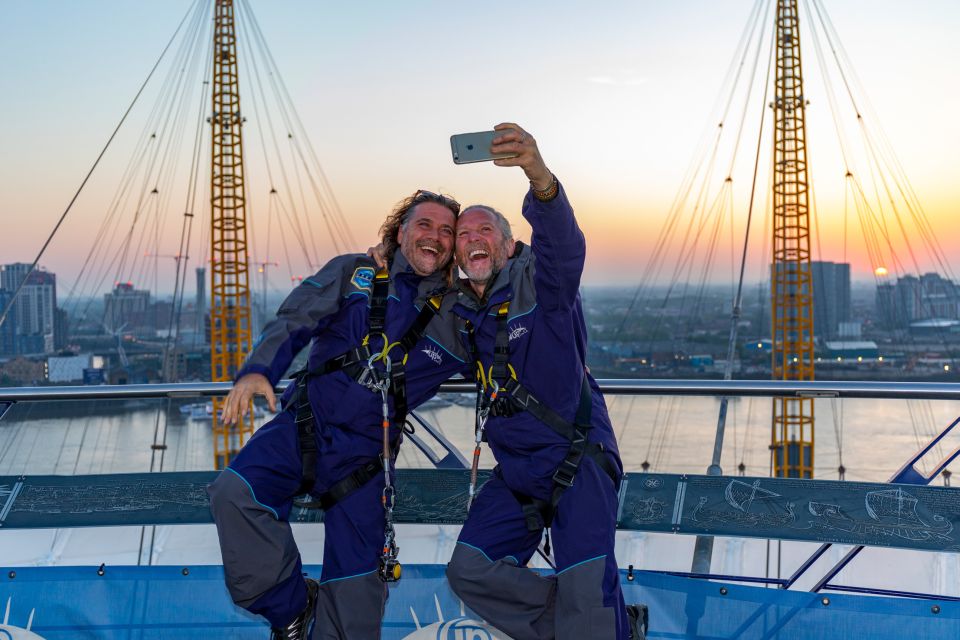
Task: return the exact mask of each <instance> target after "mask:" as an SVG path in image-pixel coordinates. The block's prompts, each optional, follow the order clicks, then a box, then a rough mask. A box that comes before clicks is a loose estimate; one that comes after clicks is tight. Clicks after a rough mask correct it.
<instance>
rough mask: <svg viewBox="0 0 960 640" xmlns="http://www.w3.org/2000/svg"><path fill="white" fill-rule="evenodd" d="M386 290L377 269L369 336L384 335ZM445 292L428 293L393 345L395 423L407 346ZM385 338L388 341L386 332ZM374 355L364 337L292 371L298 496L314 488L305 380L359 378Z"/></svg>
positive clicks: (401, 405)
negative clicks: (398, 352)
mask: <svg viewBox="0 0 960 640" xmlns="http://www.w3.org/2000/svg"><path fill="white" fill-rule="evenodd" d="M389 290H390V273H389V272H388V271H387V270H386V269H381V270H379V271H377V274H376V276H375V277H374V281H373V292H372V294H371V298H370V300H371V302H370V314H369V320H370V331H369V334H368V335H375V334H383V329H384V323H385V320H386V312H387V297H388V295H389ZM447 293H449V290H440V291H437V292H434V293H433V295H431V296H428V297H427V299H426V301H425V302H424V304H423V307H422V308H421V309H420V313H418V314H417V317H416V318H414V320H413V322H412V323H411V324H410V327H408V328H407V331H406V333H404V335H403V337H402V338H400V340H398V341H397V343H396V346H399V347H400V348H401V349H402V351H403V358H401V359H399V360H397V363H396V364H394V365H393V366H392V368H391V371H390V394H391V395H392V396H393V406H394V412H393V413H394V416H393V422H394V424H401V425H402V424H403V423H404V422H406V419H407V412H408V405H407V385H406V376H407V374H406V370H405V367H404V363H405V362H406V356H407V353H409V351H410V349H411V348H412V347H413V346H414V345H415V344H417V342H419V341H420V339H421V338H422V337H423V335H424V334H425V333H426V330H427V326H428V325H429V324H430V321H431V320H432V319H433V317H434V316H435V315H437V313H439V311H440V306H441V304H442V303H443V297H444V296H445V295H446V294H447ZM384 340H387V338H386V336H385V335H384ZM391 346H394V345H390V344H384V345H383V349H384V353H387V352H388V350H389V348H390V347H391ZM374 355H375V354H374V353H373V352H371V351H370V346H369V344H367V341H366V340H365V341H364V343H363V344H361V345H360V346H359V347H356V348H353V349H350V350H349V351H346V352H345V353H342V354H340V355H339V356H337V357H335V358H331V359H330V360H327V361H326V362H324V363H323V364H322V365H320V366H319V367H316V368H314V369H310V370H309V371H308V370H306V369H302V370H300V371H298V372H297V373H295V374H294V377H295V380H296V385H297V391H296V408H297V414H296V424H297V439H298V441H299V443H300V456H301V460H302V464H303V469H302V473H301V475H300V477H301V480H300V487H299V488H298V489H297V494H298V495H303V494H305V493H309V492H310V490H311V489H313V485H314V482H315V481H316V468H315V467H316V463H317V444H316V440H315V439H314V428H315V427H314V418H313V408H312V407H311V406H310V400H309V398H308V394H307V381H308V380H309V379H310V378H315V377H319V376H323V375H326V374H329V373H333V372H335V371H344V372H345V373H346V374H347V375H349V376H350V377H351V378H353V379H354V380H355V381H359V380H360V378H361V376H363V375H364V374H365V373H367V369H366V367H365V366H364V365H365V364H366V363H368V362H370V360H371V358H372V357H373V356H374Z"/></svg>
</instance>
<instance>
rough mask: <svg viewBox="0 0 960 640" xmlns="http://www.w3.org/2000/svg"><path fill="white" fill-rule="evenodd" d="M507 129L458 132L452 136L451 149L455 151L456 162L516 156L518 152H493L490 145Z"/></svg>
mask: <svg viewBox="0 0 960 640" xmlns="http://www.w3.org/2000/svg"><path fill="white" fill-rule="evenodd" d="M505 133H506V131H477V132H475V133H458V134H456V135H452V136H450V151H451V153H453V162H454V163H455V164H469V163H471V162H485V161H487V160H495V159H497V158H514V157H516V156H517V154H516V153H496V154H494V153H491V152H490V146H491V145H492V144H493V139H494V138H497V137H499V136H502V135H504V134H505Z"/></svg>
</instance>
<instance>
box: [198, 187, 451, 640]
mask: <svg viewBox="0 0 960 640" xmlns="http://www.w3.org/2000/svg"><path fill="white" fill-rule="evenodd" d="M459 211H460V205H459V204H457V202H456V201H454V200H453V199H452V198H449V197H447V196H443V195H438V194H435V193H431V192H429V191H423V190H420V191H417V192H416V193H414V194H413V195H411V196H410V197H408V198H405V199H404V200H402V201H401V202H399V203H398V204H397V206H396V207H395V208H394V210H393V212H392V213H391V214H390V216H389V217H388V218H387V220H386V221H385V222H384V224H383V227H382V229H381V241H382V242H383V243H384V246H385V247H386V248H387V255H388V260H389V264H388V268H387V269H382V270H379V271H378V270H377V269H376V266H375V264H374V262H373V260H371V259H370V258H368V257H367V256H365V255H360V254H351V255H342V256H339V257H336V258H334V259H333V260H331V261H330V262H329V263H327V265H326V266H324V267H323V268H322V269H321V270H320V271H319V272H318V273H317V274H316V275H314V276H312V277H310V278H308V279H306V280H304V281H303V283H302V284H300V285H299V286H298V287H297V288H296V289H294V291H293V292H292V293H291V294H290V295H289V296H288V297H287V299H286V300H285V301H284V302H283V304H282V305H281V306H280V309H279V311H278V312H277V317H276V319H274V320H273V321H272V322H271V323H269V324H268V325H267V326H266V327H265V328H264V330H263V333H262V334H261V335H260V337H259V339H258V340H257V343H256V346H255V347H254V349H253V351H252V352H251V353H250V355H249V357H248V358H247V360H246V362H245V364H244V366H243V368H242V369H241V370H240V371H239V372H238V374H237V378H236V382H235V384H234V387H233V389H232V390H231V392H230V395H229V396H227V399H226V401H225V404H224V410H223V416H222V419H223V420H224V422H225V423H226V424H235V423H236V421H237V420H238V418H239V417H240V416H241V415H242V414H246V412H247V411H249V408H250V405H251V401H252V399H253V397H254V396H256V395H261V396H265V397H266V399H267V402H268V404H269V406H270V408H271V409H272V410H275V405H276V399H275V397H274V392H273V389H274V387H275V385H276V384H277V382H278V381H279V380H280V378H281V377H282V376H283V374H284V373H285V372H286V371H287V368H288V367H289V366H290V364H291V362H292V361H293V359H294V357H295V356H296V355H297V353H298V352H299V351H300V350H301V349H302V348H304V347H305V346H307V344H308V343H311V342H312V344H311V346H310V354H309V359H308V365H307V368H306V369H305V370H304V371H302V372H300V374H299V375H297V377H296V383H295V384H291V385H290V386H289V387H288V389H287V391H286V393H285V395H284V397H283V411H282V412H281V413H279V414H278V415H277V416H276V417H275V418H274V419H273V420H271V421H270V422H269V423H268V424H266V425H264V426H263V427H261V428H260V429H259V430H258V431H257V432H256V433H255V434H254V435H253V437H252V438H251V439H250V441H249V442H247V444H246V445H245V446H244V447H243V449H242V450H241V452H240V453H239V454H238V455H237V457H236V458H235V459H234V460H233V461H231V463H230V466H229V467H228V468H227V469H226V470H225V471H223V472H222V473H221V474H220V475H219V476H218V478H217V479H216V480H215V481H214V482H213V484H211V485H210V487H209V489H208V492H209V494H210V501H211V510H212V512H213V515H214V520H215V521H216V524H217V531H218V534H219V536H220V548H221V553H222V555H223V566H224V573H225V575H226V582H227V587H228V589H229V591H230V594H231V596H232V597H233V600H234V602H236V603H237V604H238V605H240V606H242V607H243V608H245V609H247V610H248V611H250V612H252V613H255V614H259V615H262V616H264V617H265V618H266V619H267V620H268V621H269V623H270V625H271V627H272V635H271V637H272V638H275V639H278V640H279V639H298V640H299V639H305V638H308V637H312V638H324V639H325V640H326V639H344V640H347V639H349V640H354V639H357V638H364V639H366V638H379V637H380V626H381V620H382V617H383V610H384V606H385V603H386V597H387V584H386V582H389V581H392V580H395V579H397V578H398V577H399V568H398V565H397V564H396V557H395V549H396V547H395V545H393V544H387V543H385V540H387V541H388V542H390V543H392V531H393V530H392V524H391V522H390V519H389V517H388V513H387V511H386V510H385V508H384V505H383V504H382V502H381V497H382V496H384V495H385V493H384V492H385V490H386V491H389V489H388V483H389V476H390V475H392V472H393V465H394V460H395V457H396V452H397V448H398V447H399V444H400V440H401V438H402V434H403V424H404V421H405V416H406V412H407V410H409V409H413V408H415V407H416V406H418V405H419V404H420V403H422V402H424V401H426V400H427V399H429V398H430V397H431V396H432V395H433V394H434V393H435V392H436V389H437V387H438V386H439V385H440V384H441V383H442V382H444V381H445V380H447V379H448V378H449V377H450V376H451V375H453V374H454V373H457V372H460V371H462V370H463V368H464V365H465V362H466V361H467V360H468V355H467V353H466V352H465V350H464V348H463V346H462V345H461V343H460V340H459V338H458V337H457V336H456V335H455V333H456V332H455V328H454V323H453V321H452V319H451V317H450V313H451V311H450V310H451V307H452V305H453V302H454V296H448V295H445V294H446V292H447V290H446V287H447V283H448V276H449V270H450V265H451V258H452V253H453V244H454V228H455V225H456V218H457V215H458V214H459ZM384 400H386V401H387V411H386V412H384V410H383V406H384V405H383V403H384ZM385 413H386V415H385ZM384 429H387V430H388V437H387V438H385V437H384ZM307 493H309V494H310V496H311V498H312V500H314V501H315V502H318V503H319V504H320V505H321V506H323V508H324V525H325V543H324V554H323V572H322V575H321V576H320V578H319V580H313V579H310V578H306V579H305V578H304V576H303V574H302V563H301V560H300V554H299V551H298V549H297V546H296V543H295V541H294V538H293V534H292V532H291V529H290V524H289V522H288V518H289V515H290V512H291V509H292V507H293V506H294V499H295V498H296V497H297V496H300V495H303V494H307ZM314 625H315V627H316V629H315V630H314V631H313V634H312V635H309V634H310V630H311V627H312V626H314Z"/></svg>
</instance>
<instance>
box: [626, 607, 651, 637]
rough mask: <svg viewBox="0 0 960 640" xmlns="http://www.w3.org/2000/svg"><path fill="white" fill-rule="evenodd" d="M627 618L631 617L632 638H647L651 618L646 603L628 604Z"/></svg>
mask: <svg viewBox="0 0 960 640" xmlns="http://www.w3.org/2000/svg"><path fill="white" fill-rule="evenodd" d="M627 618H629V619H630V640H646V637H647V624H649V621H650V618H649V613H648V612H647V605H645V604H628V605H627Z"/></svg>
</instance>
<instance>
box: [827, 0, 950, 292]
mask: <svg viewBox="0 0 960 640" xmlns="http://www.w3.org/2000/svg"><path fill="white" fill-rule="evenodd" d="M813 4H814V8H815V9H816V11H817V15H818V16H819V18H820V21H821V24H822V25H823V29H824V33H825V35H826V37H827V41H828V42H829V43H830V50H831V52H832V53H833V56H834V59H835V61H836V63H837V68H838V70H839V72H840V75H841V77H842V78H843V82H844V86H845V87H846V89H847V94H848V95H849V96H850V101H851V103H852V104H853V106H854V109H855V110H856V113H857V118H858V120H859V122H860V125H861V127H862V128H863V130H864V132H865V137H866V139H867V140H868V142H869V143H870V148H871V153H873V154H875V155H878V156H879V155H880V154H877V152H876V150H875V149H874V148H873V147H874V146H873V143H872V136H870V134H869V131H868V130H867V129H866V124H865V122H864V118H863V112H862V111H861V110H860V108H859V107H858V106H857V101H856V99H855V97H854V95H853V90H852V87H851V83H850V81H849V79H848V74H847V72H846V71H845V69H844V66H843V64H842V62H841V60H840V57H841V53H842V55H843V58H844V59H846V60H847V65H848V67H849V69H850V75H851V76H852V77H853V79H854V80H855V81H856V82H857V84H858V86H859V85H860V83H859V80H858V79H857V77H856V74H855V72H854V71H853V66H852V65H851V64H850V62H849V56H847V54H846V51H845V50H844V48H843V46H842V44H841V43H840V40H839V36H838V35H837V32H836V29H835V27H834V26H833V22H832V21H831V20H830V17H829V14H827V13H826V10H822V9H821V6H820V2H819V0H813ZM865 93H866V92H864V94H865ZM866 104H867V106H868V108H869V109H870V111H871V112H874V110H873V108H872V107H871V106H870V103H869V101H867V103H866ZM878 123H879V121H878ZM878 130H879V133H880V140H881V143H883V144H884V146H886V147H887V150H888V154H889V157H890V158H892V161H893V164H894V165H895V166H894V168H895V169H897V170H899V171H896V170H892V169H893V168H891V167H890V166H889V165H890V164H891V163H890V161H889V160H887V161H886V162H887V164H888V168H891V174H892V175H896V174H897V173H899V174H900V176H901V177H902V178H903V180H904V182H905V183H906V191H907V193H909V194H910V195H912V197H913V200H914V202H915V203H916V204H917V205H919V198H917V197H916V192H915V191H914V189H913V186H912V184H911V183H910V181H909V178H908V177H907V176H906V172H905V171H904V170H903V167H902V165H901V164H900V161H899V158H898V157H897V155H896V153H895V152H894V151H893V147H892V145H890V143H889V140H888V139H887V137H886V135H885V134H884V133H883V130H882V127H880V126H879V124H878ZM881 157H885V156H881ZM897 186H898V189H899V190H900V193H901V196H902V197H903V198H904V202H905V203H907V206H908V207H910V199H911V198H910V197H909V196H908V195H907V193H905V192H904V190H903V188H902V186H901V185H900V182H899V181H898V182H897ZM911 213H912V214H914V215H916V216H917V217H918V222H917V226H918V230H922V233H924V234H925V236H926V239H927V240H928V242H929V245H930V247H931V249H933V251H934V258H935V259H936V260H937V262H938V263H939V264H940V267H941V268H942V269H943V270H944V273H946V274H948V275H950V276H951V278H952V277H953V276H952V270H951V269H950V266H949V262H948V261H947V259H946V253H945V252H944V251H943V249H942V247H940V244H939V242H938V241H937V238H936V233H935V232H934V231H933V228H932V226H931V225H930V222H929V218H927V216H926V214H925V212H923V210H922V207H920V211H919V213H918V214H915V212H913V210H911Z"/></svg>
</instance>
